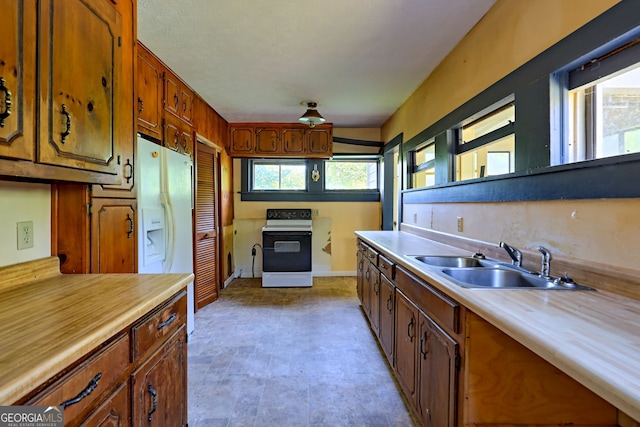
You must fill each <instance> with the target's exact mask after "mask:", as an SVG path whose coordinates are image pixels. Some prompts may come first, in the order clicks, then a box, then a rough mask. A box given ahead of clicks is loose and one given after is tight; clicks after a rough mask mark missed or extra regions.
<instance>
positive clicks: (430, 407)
mask: <svg viewBox="0 0 640 427" xmlns="http://www.w3.org/2000/svg"><path fill="white" fill-rule="evenodd" d="M419 330H420V355H419V360H420V362H419V391H418V412H419V415H420V417H421V418H422V421H423V423H424V424H425V425H427V426H442V427H453V426H455V425H456V409H457V389H458V367H457V363H456V361H457V360H458V357H459V356H458V343H457V342H456V341H455V340H454V339H453V338H451V337H450V336H449V335H447V333H446V332H444V331H443V330H442V329H440V327H438V325H436V324H435V323H434V322H433V321H432V320H431V319H430V318H429V317H427V316H425V315H423V314H420V328H419Z"/></svg>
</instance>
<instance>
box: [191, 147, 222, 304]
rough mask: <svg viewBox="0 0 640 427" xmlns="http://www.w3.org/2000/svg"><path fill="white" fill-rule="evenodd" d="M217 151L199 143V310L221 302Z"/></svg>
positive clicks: (197, 212)
mask: <svg viewBox="0 0 640 427" xmlns="http://www.w3.org/2000/svg"><path fill="white" fill-rule="evenodd" d="M216 162H217V154H216V151H215V150H214V149H212V148H210V147H207V146H206V145H203V144H198V152H197V156H196V168H197V176H198V182H197V187H196V242H195V251H196V262H195V275H196V280H195V298H196V301H195V303H196V310H198V309H200V308H202V307H204V306H205V305H207V304H209V303H210V302H212V301H215V300H216V299H218V287H219V284H218V280H219V279H218V277H219V274H218V232H217V205H218V204H217V200H216V197H217V193H216Z"/></svg>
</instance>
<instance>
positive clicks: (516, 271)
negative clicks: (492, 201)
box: [406, 255, 592, 290]
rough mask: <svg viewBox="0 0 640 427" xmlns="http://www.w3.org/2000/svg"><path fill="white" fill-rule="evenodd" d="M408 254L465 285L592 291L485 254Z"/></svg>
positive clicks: (460, 284) (490, 287)
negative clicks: (493, 258)
mask: <svg viewBox="0 0 640 427" xmlns="http://www.w3.org/2000/svg"><path fill="white" fill-rule="evenodd" d="M406 256H407V257H408V258H411V259H414V260H416V261H418V262H420V263H422V264H424V265H425V266H426V267H429V268H431V269H433V270H435V271H437V272H439V273H441V274H443V275H445V276H447V278H448V279H451V281H452V282H454V283H455V284H457V285H459V286H462V287H464V288H485V289H548V290H592V289H591V288H588V287H586V286H583V285H579V284H577V283H574V282H573V281H572V280H571V279H569V278H567V277H564V278H562V277H561V278H552V277H541V276H539V275H538V274H537V273H533V272H530V271H526V270H524V269H522V268H519V267H515V266H512V265H509V264H505V263H502V262H500V261H494V260H488V259H484V258H483V257H482V256H428V255H406Z"/></svg>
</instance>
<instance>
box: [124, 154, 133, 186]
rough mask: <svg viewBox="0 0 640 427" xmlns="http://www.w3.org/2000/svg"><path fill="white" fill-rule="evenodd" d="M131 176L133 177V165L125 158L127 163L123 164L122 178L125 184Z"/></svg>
mask: <svg viewBox="0 0 640 427" xmlns="http://www.w3.org/2000/svg"><path fill="white" fill-rule="evenodd" d="M131 178H133V165H132V164H131V162H130V161H129V159H127V163H125V165H124V179H126V180H127V184H128V183H129V181H131Z"/></svg>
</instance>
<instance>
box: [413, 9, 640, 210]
mask: <svg viewBox="0 0 640 427" xmlns="http://www.w3.org/2000/svg"><path fill="white" fill-rule="evenodd" d="M637 5H638V3H637V1H636V0H622V1H621V2H620V3H618V4H616V5H615V6H613V7H612V8H611V9H609V10H608V11H606V12H604V13H603V14H602V15H600V16H598V17H596V18H595V19H594V20H592V21H591V22H589V23H587V24H585V25H584V26H583V27H581V28H580V29H578V30H576V31H575V32H574V33H572V34H570V35H569V36H567V37H566V38H564V39H563V40H561V41H559V42H558V43H556V44H555V45H554V46H552V47H550V48H549V49H547V50H546V51H544V52H543V53H541V54H540V55H538V56H536V57H535V58H533V59H531V60H530V61H529V62H527V63H526V64H524V65H522V66H521V67H519V68H518V69H516V70H514V71H513V72H511V73H510V74H508V75H507V76H506V77H504V78H502V79H501V80H499V81H498V82H496V83H495V84H493V85H492V86H490V87H489V88H487V89H486V90H484V91H483V92H481V93H480V94H478V95H477V96H475V97H473V98H472V99H470V100H469V101H467V102H466V103H465V104H463V105H461V106H460V107H458V108H457V109H455V110H454V111H452V112H451V113H449V114H448V115H446V116H445V117H443V118H442V119H440V120H438V121H437V122H435V123H433V124H432V125H431V126H429V127H427V128H426V129H424V130H423V131H422V132H420V133H419V134H417V135H416V136H414V137H413V138H411V139H410V140H408V141H406V142H405V144H404V151H405V153H408V152H409V151H410V150H412V149H413V148H414V147H416V146H418V145H419V144H420V143H422V142H423V141H426V140H428V139H430V138H433V137H434V136H435V137H436V186H433V187H425V188H421V189H412V190H405V191H404V192H403V202H404V203H418V202H438V201H440V202H466V201H469V202H473V201H485V202H491V201H515V200H555V199H564V198H567V199H588V198H624V197H638V196H640V191H638V189H637V188H635V187H636V186H634V185H631V184H630V182H635V180H636V177H637V176H638V171H640V157H638V156H636V155H629V154H628V155H624V156H619V157H614V158H610V159H598V160H592V161H586V162H580V163H573V164H567V165H559V166H550V165H551V145H552V141H553V144H554V145H556V140H558V139H560V138H561V135H560V132H561V130H562V129H563V126H562V118H559V117H558V116H559V115H558V114H557V111H556V109H558V108H559V107H558V105H559V103H561V99H559V98H558V93H559V92H560V89H559V88H558V86H559V84H558V77H557V76H558V74H559V73H563V74H567V72H569V71H570V70H575V69H576V68H577V67H579V66H580V65H582V64H585V63H587V62H588V61H589V60H591V59H593V58H594V55H595V56H596V57H597V56H598V55H602V54H604V53H606V52H609V51H611V50H613V49H614V48H616V47H618V46H622V45H624V44H625V43H627V42H629V41H631V40H633V39H634V38H637V37H638V36H639V35H640V14H638V13H637ZM510 95H513V96H514V98H515V106H516V116H517V118H516V123H515V124H514V125H513V126H514V131H515V135H516V158H515V173H513V174H509V175H502V176H499V177H485V178H479V179H475V180H470V181H468V182H467V181H464V182H453V173H452V170H453V165H452V164H451V157H452V156H451V154H452V152H455V147H456V145H455V144H454V143H453V141H455V140H456V138H455V135H452V134H451V133H452V129H454V128H456V126H458V125H459V123H462V122H463V121H464V120H466V119H467V118H468V117H471V116H472V115H474V114H476V113H477V112H478V111H482V110H483V109H486V108H487V106H490V105H492V104H494V103H497V102H499V101H500V100H501V99H504V98H505V97H507V96H510ZM560 105H561V104H560ZM465 145H466V144H465ZM578 177H579V179H577V178H578ZM567 187H571V188H567ZM532 188H538V190H535V189H534V190H532ZM550 189H551V190H550ZM565 189H566V190H567V191H564V190H565Z"/></svg>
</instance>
